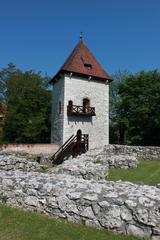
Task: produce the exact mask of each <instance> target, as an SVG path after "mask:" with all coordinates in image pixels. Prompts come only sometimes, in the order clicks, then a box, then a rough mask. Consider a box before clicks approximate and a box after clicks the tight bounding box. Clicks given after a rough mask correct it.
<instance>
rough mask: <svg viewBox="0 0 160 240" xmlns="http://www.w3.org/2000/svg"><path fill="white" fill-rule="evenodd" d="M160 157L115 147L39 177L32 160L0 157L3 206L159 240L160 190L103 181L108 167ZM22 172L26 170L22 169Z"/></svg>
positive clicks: (149, 150) (154, 151) (150, 150)
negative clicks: (4, 204)
mask: <svg viewBox="0 0 160 240" xmlns="http://www.w3.org/2000/svg"><path fill="white" fill-rule="evenodd" d="M137 158H138V159H142V158H143V159H148V160H153V159H160V148H155V147H129V146H119V145H110V146H106V147H104V148H99V149H94V150H90V151H88V152H87V153H86V154H83V155H81V156H79V157H78V158H76V159H72V158H70V159H69V160H67V161H65V162H64V163H63V164H62V165H59V166H54V167H53V168H52V169H51V170H50V171H49V172H48V173H45V174H44V173H38V172H35V170H38V169H39V168H40V167H41V166H40V165H39V164H37V163H36V164H35V165H34V162H31V167H27V166H30V163H29V162H30V161H27V159H24V158H20V157H17V158H16V157H15V156H3V155H2V154H1V155H0V204H1V203H6V204H7V205H9V206H13V207H18V208H22V209H29V210H34V211H38V212H40V213H44V214H47V215H50V216H52V217H57V218H58V217H60V218H64V219H66V220H68V221H71V222H75V223H78V224H83V225H86V226H91V227H97V228H104V229H110V230H113V231H117V232H121V233H125V234H130V235H136V236H140V237H144V238H150V239H152V240H159V239H160V188H159V187H158V186H160V185H159V184H158V185H157V186H147V185H138V184H133V183H130V182H122V181H118V182H111V181H106V180H104V178H105V176H106V175H107V174H108V171H109V167H116V168H117V167H118V168H130V167H131V168H135V167H136V166H137V164H138V160H137ZM19 170H21V171H19Z"/></svg>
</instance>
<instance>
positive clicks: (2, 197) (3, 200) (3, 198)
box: [0, 195, 8, 204]
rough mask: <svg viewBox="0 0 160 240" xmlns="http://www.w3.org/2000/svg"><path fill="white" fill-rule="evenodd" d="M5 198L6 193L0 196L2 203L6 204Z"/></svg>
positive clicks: (6, 197)
mask: <svg viewBox="0 0 160 240" xmlns="http://www.w3.org/2000/svg"><path fill="white" fill-rule="evenodd" d="M7 199H8V196H7V195H2V196H0V200H1V201H2V204H6V203H7Z"/></svg>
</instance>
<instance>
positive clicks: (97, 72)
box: [51, 40, 112, 82]
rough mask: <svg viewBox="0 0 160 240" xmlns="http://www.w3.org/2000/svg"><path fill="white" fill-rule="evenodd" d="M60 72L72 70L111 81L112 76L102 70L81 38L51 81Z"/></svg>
mask: <svg viewBox="0 0 160 240" xmlns="http://www.w3.org/2000/svg"><path fill="white" fill-rule="evenodd" d="M61 72H72V73H74V74H78V75H84V76H88V77H89V76H91V77H93V78H96V79H99V80H110V81H112V78H111V77H110V76H109V75H108V73H107V72H105V71H104V70H103V68H102V67H101V65H100V64H99V63H98V62H97V60H96V59H95V57H94V56H93V54H92V53H91V52H90V50H89V49H88V48H87V47H86V46H85V45H84V43H83V41H82V40H80V41H79V43H78V44H77V45H76V47H75V48H74V50H73V51H72V53H71V54H70V56H69V57H68V58H67V60H66V61H65V63H64V64H63V66H62V67H61V68H60V70H59V71H58V73H57V74H56V75H55V76H54V77H53V79H52V80H51V82H52V81H54V80H55V79H56V78H57V77H58V76H59V74H60V73H61Z"/></svg>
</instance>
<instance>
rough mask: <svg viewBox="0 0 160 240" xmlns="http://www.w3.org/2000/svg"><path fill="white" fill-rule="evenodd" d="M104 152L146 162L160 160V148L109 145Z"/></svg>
mask: <svg viewBox="0 0 160 240" xmlns="http://www.w3.org/2000/svg"><path fill="white" fill-rule="evenodd" d="M103 152H105V154H107V155H120V154H124V155H130V156H131V155H133V156H136V157H138V158H139V159H144V160H160V147H142V146H127V145H107V146H105V147H104V149H103Z"/></svg>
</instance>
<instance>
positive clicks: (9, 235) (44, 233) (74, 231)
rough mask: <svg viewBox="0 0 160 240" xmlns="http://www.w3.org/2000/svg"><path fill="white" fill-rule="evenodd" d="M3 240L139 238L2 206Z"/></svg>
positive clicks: (128, 239)
mask: <svg viewBox="0 0 160 240" xmlns="http://www.w3.org/2000/svg"><path fill="white" fill-rule="evenodd" d="M0 222H1V224H0V239H1V240H12V239H14V240H28V239H32V240H106V239H109V240H136V239H139V238H135V237H131V236H124V235H120V234H119V235H118V234H117V235H116V234H114V233H111V232H108V231H105V230H101V231H100V230H98V229H92V228H87V227H82V226H78V225H75V224H69V223H66V222H65V221H62V220H55V219H49V218H48V217H46V216H42V215H39V214H36V213H31V212H29V211H25V212H22V211H20V210H17V209H11V208H9V207H6V206H0Z"/></svg>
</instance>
